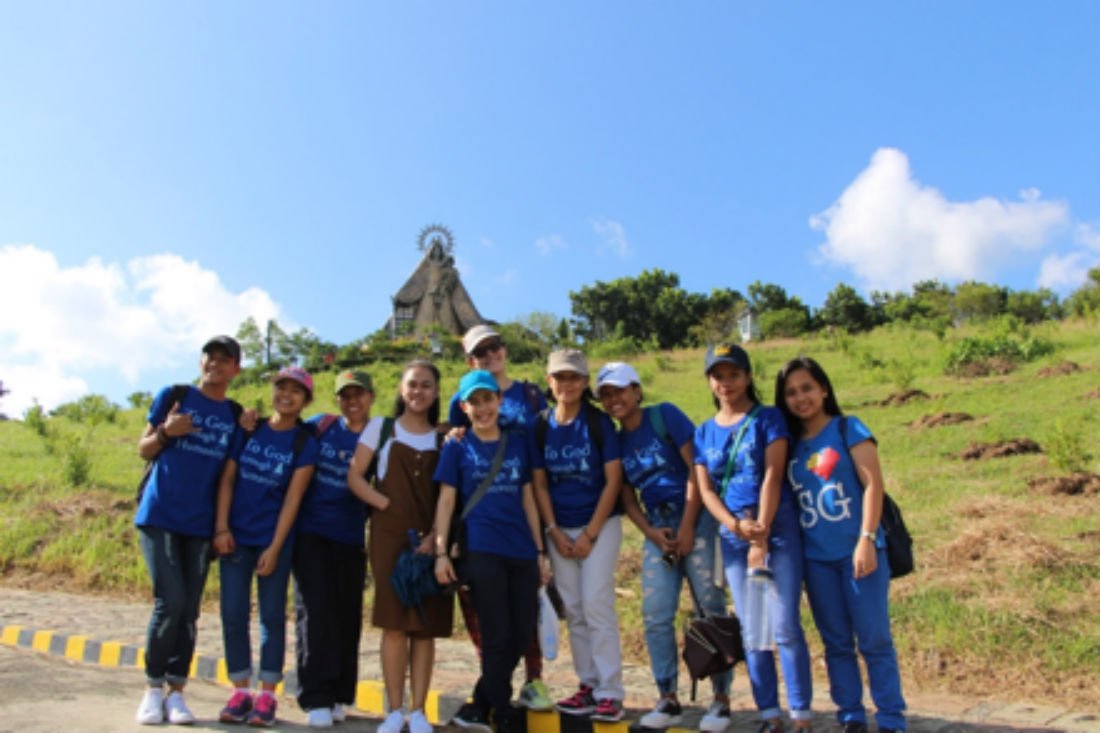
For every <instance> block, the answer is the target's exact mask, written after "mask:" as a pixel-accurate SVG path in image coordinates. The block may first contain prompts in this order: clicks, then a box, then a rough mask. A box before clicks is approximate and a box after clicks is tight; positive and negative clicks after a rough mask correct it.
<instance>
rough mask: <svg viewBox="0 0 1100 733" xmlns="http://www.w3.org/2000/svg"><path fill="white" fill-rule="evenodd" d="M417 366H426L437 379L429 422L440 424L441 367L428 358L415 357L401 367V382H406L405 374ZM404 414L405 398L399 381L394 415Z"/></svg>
mask: <svg viewBox="0 0 1100 733" xmlns="http://www.w3.org/2000/svg"><path fill="white" fill-rule="evenodd" d="M417 367H424V368H425V369H427V370H428V371H429V372H431V373H432V377H433V378H434V379H435V400H434V401H433V402H432V406H431V407H429V408H428V424H430V425H433V426H434V425H438V424H439V382H440V380H441V376H440V374H439V368H438V367H437V366H436V365H435V364H433V363H431V362H430V361H428V360H427V359H413V360H412V361H410V362H407V363H406V364H405V366H403V367H402V368H401V380H400V382H404V381H405V375H406V374H408V373H409V372H410V371H412V370H413V369H416V368H417ZM403 414H405V398H404V397H402V396H401V385H400V383H399V384H398V387H397V399H396V400H395V401H394V403H393V416H394V417H401V416H402V415H403Z"/></svg>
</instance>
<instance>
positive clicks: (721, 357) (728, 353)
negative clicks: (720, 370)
mask: <svg viewBox="0 0 1100 733" xmlns="http://www.w3.org/2000/svg"><path fill="white" fill-rule="evenodd" d="M705 364H706V365H705V366H704V367H703V373H704V374H710V370H711V369H713V368H714V367H716V366H717V365H719V364H733V365H734V366H735V367H739V368H741V369H743V370H745V371H746V372H748V373H750V374H751V373H752V362H751V361H749V355H748V354H747V353H745V350H744V349H742V348H741V347H740V346H738V345H737V344H719V345H717V346H711V347H710V348H709V349H707V356H706V360H705Z"/></svg>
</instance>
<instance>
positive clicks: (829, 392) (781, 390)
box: [775, 356, 844, 438]
mask: <svg viewBox="0 0 1100 733" xmlns="http://www.w3.org/2000/svg"><path fill="white" fill-rule="evenodd" d="M799 369H805V370H806V371H807V372H809V373H810V377H811V378H812V379H813V380H814V381H815V382H817V384H818V386H819V387H821V389H823V390H825V403H824V405H823V407H824V409H825V414H826V415H833V416H840V415H843V414H844V413H843V412H841V411H840V405H839V404H838V403H837V401H836V390H834V389H833V383H832V382H830V381H829V375H828V374H826V373H825V370H824V369H822V368H821V365H820V364H818V363H817V362H816V361H814V360H813V359H811V358H810V357H808V356H796V357H795V358H793V359H791V360H790V361H788V362H787V363H786V364H784V365H783V368H782V369H780V370H779V374H777V375H775V406H776V407H778V408H779V411H780V412H782V413H783V417H784V418H786V420H787V430H789V431H790V433H791V435H793V436H795V437H796V438H797V437H801V435H802V421H801V420H799V419H798V418H797V417H795V416H794V414H793V413H792V412H791V410H790V408H789V407H787V395H786V393H787V377H789V376H790V375H791V373H792V372H796V371H798V370H799Z"/></svg>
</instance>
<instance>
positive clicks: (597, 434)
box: [581, 401, 603, 463]
mask: <svg viewBox="0 0 1100 733" xmlns="http://www.w3.org/2000/svg"><path fill="white" fill-rule="evenodd" d="M581 412H583V413H584V421H585V423H586V424H587V425H588V436H589V437H590V438H592V442H593V443H595V444H596V451H597V452H598V453H599V454H600V462H601V463H602V462H603V420H602V419H601V418H603V413H602V412H600V411H599V410H597V409H596V408H595V407H593V406H592V405H590V404H589V403H588V402H587V401H584V402H582V403H581Z"/></svg>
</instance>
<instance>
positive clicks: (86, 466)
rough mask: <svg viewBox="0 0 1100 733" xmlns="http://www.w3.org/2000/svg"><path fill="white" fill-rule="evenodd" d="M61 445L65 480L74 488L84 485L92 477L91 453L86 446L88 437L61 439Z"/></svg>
mask: <svg viewBox="0 0 1100 733" xmlns="http://www.w3.org/2000/svg"><path fill="white" fill-rule="evenodd" d="M61 443H62V448H63V453H62V461H63V462H62V468H63V471H64V475H65V480H66V481H68V482H69V485H70V486H72V487H74V488H77V487H80V486H84V485H86V484H87V483H88V479H90V478H91V476H92V451H91V449H90V448H89V446H88V443H89V441H88V436H75V435H73V436H68V437H66V438H63V439H61Z"/></svg>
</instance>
